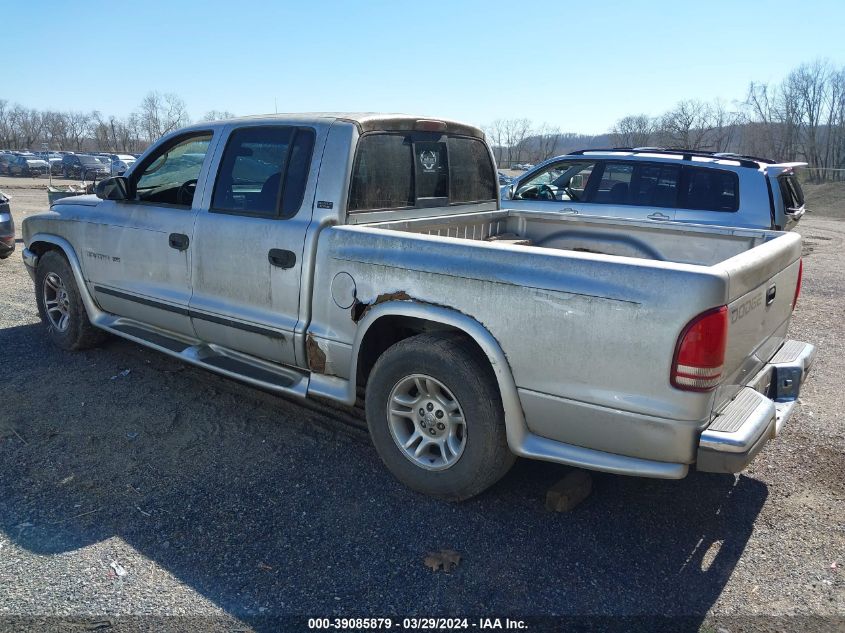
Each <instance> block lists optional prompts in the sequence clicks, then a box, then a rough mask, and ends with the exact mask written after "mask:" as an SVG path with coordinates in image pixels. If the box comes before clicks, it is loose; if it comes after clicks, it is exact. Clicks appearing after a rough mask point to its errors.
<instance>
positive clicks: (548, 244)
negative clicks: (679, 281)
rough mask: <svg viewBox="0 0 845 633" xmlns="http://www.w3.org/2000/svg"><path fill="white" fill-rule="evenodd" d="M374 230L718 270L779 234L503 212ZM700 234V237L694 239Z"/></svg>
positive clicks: (398, 223) (380, 225)
mask: <svg viewBox="0 0 845 633" xmlns="http://www.w3.org/2000/svg"><path fill="white" fill-rule="evenodd" d="M369 226H374V227H378V228H381V229H388V230H394V231H406V232H410V233H420V234H424V235H438V236H443V237H455V238H460V239H467V240H478V241H486V242H497V243H500V244H506V245H511V246H534V247H539V248H551V249H557V250H566V251H576V252H585V253H597V254H602V255H615V256H620V257H634V258H638V259H650V260H657V261H665V262H675V263H679V264H694V265H699V266H713V265H715V264H718V263H719V262H722V261H724V260H726V259H729V258H731V257H734V256H736V255H739V254H740V253H744V252H745V251H748V250H750V249H752V248H754V247H755V246H759V245H760V244H763V243H764V242H767V241H769V240H772V239H775V238H776V237H777V236H778V235H779V233H777V232H773V231H761V230H754V229H740V228H733V227H713V226H704V225H693V224H684V223H677V222H660V223H655V222H649V223H645V222H639V221H636V220H623V219H619V218H598V217H589V218H588V217H583V216H578V215H574V214H573V215H568V214H561V213H544V212H538V211H520V210H513V209H510V210H508V209H502V210H499V211H490V212H485V213H470V214H464V215H455V216H445V217H444V216H440V217H436V218H419V219H414V220H402V221H393V222H380V223H376V224H370V225H369ZM693 236H695V239H691V238H692V237H693Z"/></svg>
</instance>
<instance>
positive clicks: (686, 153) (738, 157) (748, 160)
mask: <svg viewBox="0 0 845 633" xmlns="http://www.w3.org/2000/svg"><path fill="white" fill-rule="evenodd" d="M590 152H596V153H599V154H600V153H605V152H631V153H633V154H670V155H672V156H682V157H683V160H692V158H693V156H697V157H700V158H715V159H716V160H720V159H721V160H733V161H736V162H738V163H739V164H740V166H742V167H751V168H752V169H760V164H761V163H763V164H766V165H771V164H774V162H775V161H773V160H770V159H768V158H758V157H757V156H746V155H745V154H735V153H733V152H708V151H705V150H698V149H676V148H669V147H611V148H597V149H579V150H576V151H574V152H569V155H571V156H583V155H584V154H587V153H590Z"/></svg>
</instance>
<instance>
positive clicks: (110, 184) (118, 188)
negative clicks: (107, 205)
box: [95, 176, 129, 200]
mask: <svg viewBox="0 0 845 633" xmlns="http://www.w3.org/2000/svg"><path fill="white" fill-rule="evenodd" d="M95 193H96V194H97V197H98V198H101V199H103V200H128V199H129V180H127V179H126V178H125V177H124V176H113V177H111V178H106V179H105V180H101V181H100V182H98V183H97V189H96V191H95Z"/></svg>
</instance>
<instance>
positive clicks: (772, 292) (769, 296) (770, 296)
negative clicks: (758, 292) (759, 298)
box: [766, 286, 778, 306]
mask: <svg viewBox="0 0 845 633" xmlns="http://www.w3.org/2000/svg"><path fill="white" fill-rule="evenodd" d="M777 293H778V289H777V286H772V287H771V288H769V289H768V290H767V291H766V305H767V306H770V305H772V304H773V303H774V302H775V296H776V295H777Z"/></svg>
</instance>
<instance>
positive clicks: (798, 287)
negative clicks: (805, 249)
mask: <svg viewBox="0 0 845 633" xmlns="http://www.w3.org/2000/svg"><path fill="white" fill-rule="evenodd" d="M803 276H804V260H803V259H799V260H798V281H796V282H795V296H794V297H793V298H792V309H793V310H794V309H795V304H796V303H798V295H800V294H801V278H802V277H803Z"/></svg>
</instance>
